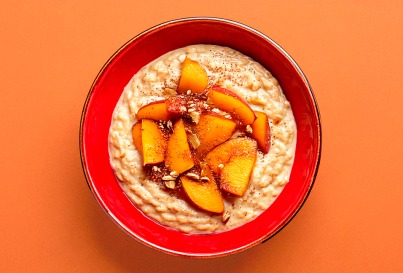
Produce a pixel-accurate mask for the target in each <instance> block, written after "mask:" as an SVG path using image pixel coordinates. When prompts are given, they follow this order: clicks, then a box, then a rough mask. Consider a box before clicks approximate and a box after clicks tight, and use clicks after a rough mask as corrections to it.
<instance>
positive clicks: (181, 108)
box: [179, 105, 187, 112]
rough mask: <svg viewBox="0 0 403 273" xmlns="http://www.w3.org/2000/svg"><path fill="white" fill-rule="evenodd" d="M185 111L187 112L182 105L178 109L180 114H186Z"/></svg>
mask: <svg viewBox="0 0 403 273" xmlns="http://www.w3.org/2000/svg"><path fill="white" fill-rule="evenodd" d="M186 110H187V109H186V107H185V106H183V105H182V106H181V107H179V111H181V112H186Z"/></svg>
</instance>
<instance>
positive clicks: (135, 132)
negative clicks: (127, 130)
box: [132, 120, 143, 155]
mask: <svg viewBox="0 0 403 273" xmlns="http://www.w3.org/2000/svg"><path fill="white" fill-rule="evenodd" d="M141 123H142V121H141V120H140V121H137V122H136V123H135V124H134V125H133V127H132V137H133V143H134V146H135V147H136V149H137V150H138V151H139V153H140V154H141V155H143V142H142V141H141V138H142V136H141V135H142V133H141Z"/></svg>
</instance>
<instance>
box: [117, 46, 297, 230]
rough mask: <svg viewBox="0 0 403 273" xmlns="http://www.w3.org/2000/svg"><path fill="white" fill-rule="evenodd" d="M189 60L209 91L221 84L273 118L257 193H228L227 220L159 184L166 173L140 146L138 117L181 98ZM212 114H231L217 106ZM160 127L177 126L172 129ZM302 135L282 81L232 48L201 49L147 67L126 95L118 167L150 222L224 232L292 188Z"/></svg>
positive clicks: (251, 189) (260, 158)
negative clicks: (149, 163) (147, 162)
mask: <svg viewBox="0 0 403 273" xmlns="http://www.w3.org/2000/svg"><path fill="white" fill-rule="evenodd" d="M185 58H189V59H191V60H194V61H197V62H198V63H199V64H200V65H201V66H202V67H203V68H204V69H205V70H206V72H207V76H208V86H209V87H211V86H215V85H218V86H220V87H223V88H226V89H229V90H231V91H233V92H234V93H236V94H237V95H238V96H240V97H242V98H243V99H244V100H245V101H246V102H247V103H248V104H249V106H250V107H251V108H252V109H253V110H255V111H260V112H263V113H265V114H266V115H267V116H268V119H269V126H270V135H271V138H270V150H269V151H268V153H264V152H262V151H261V150H260V149H259V150H258V151H257V155H256V161H255V164H254V167H253V170H252V172H251V175H250V182H249V186H248V188H247V189H246V192H245V193H244V194H243V195H242V196H235V195H233V194H228V193H223V194H222V196H223V203H224V211H223V213H212V212H208V211H205V210H202V209H200V208H198V207H197V206H195V204H193V203H192V202H191V201H190V200H189V198H187V196H186V195H184V194H181V193H179V194H178V193H174V192H173V191H172V190H171V189H170V187H169V186H167V183H162V182H156V181H155V179H151V178H150V175H149V172H150V171H158V168H159V167H157V166H155V167H152V168H151V167H150V168H149V169H148V170H147V169H145V168H144V166H143V159H142V154H141V153H140V152H139V150H138V149H136V147H135V145H134V143H133V136H132V127H133V125H134V124H135V123H136V122H137V121H138V120H137V118H136V114H137V113H138V110H139V109H140V108H141V107H143V106H144V105H147V104H149V103H152V102H155V101H160V100H163V99H167V98H168V97H170V96H173V95H174V94H175V93H176V92H175V90H177V88H178V82H179V79H180V77H181V65H182V63H183V61H184V60H185ZM211 111H212V112H224V113H220V114H223V115H224V116H227V115H226V114H228V113H225V111H223V110H222V109H217V108H214V107H212V109H211ZM194 121H195V120H193V122H194ZM197 121H198V120H196V122H197ZM159 126H161V127H164V126H165V127H167V126H168V127H169V126H172V124H169V122H164V123H161V124H160V125H159ZM238 127H239V126H238ZM238 127H237V128H238ZM250 130H251V127H250V126H249V125H248V126H246V127H245V131H246V133H245V132H239V128H238V129H237V130H235V131H234V134H233V135H232V136H231V139H233V138H237V137H239V136H245V134H248V133H251V132H250ZM296 133H297V132H296V125H295V121H294V117H293V114H292V111H291V107H290V104H289V102H288V101H287V99H286V97H285V96H284V94H283V93H282V91H281V87H280V86H279V84H278V82H277V80H276V79H275V78H274V77H273V76H272V75H271V74H270V73H269V72H268V71H267V70H265V69H264V68H263V67H262V66H261V65H260V64H258V63H257V62H255V61H253V60H252V59H250V58H249V57H247V56H245V55H242V54H241V53H239V52H237V51H235V50H232V49H230V48H226V47H220V46H214V45H193V46H188V47H185V48H181V49H177V50H174V51H172V52H169V53H167V54H165V55H163V56H161V57H160V58H158V59H157V60H155V61H153V62H151V63H150V64H148V65H146V66H145V67H143V68H142V69H141V70H140V71H139V72H138V73H137V74H136V75H134V76H133V78H132V79H131V80H130V82H129V83H128V84H127V86H126V87H125V88H124V91H123V93H122V96H121V98H120V100H119V102H118V104H117V106H116V108H115V110H114V113H113V116H112V123H111V127H110V132H109V153H110V162H111V166H112V168H113V170H114V171H115V174H116V176H117V178H118V179H119V181H120V184H121V186H122V188H123V190H124V191H125V192H126V194H127V196H128V197H129V198H130V199H131V200H132V202H133V203H134V204H135V205H136V206H137V207H138V208H139V209H141V210H142V211H143V212H144V213H145V214H146V215H148V216H149V217H151V218H153V219H155V220H156V221H158V222H160V223H161V224H163V225H166V226H168V227H171V228H174V229H178V230H180V231H182V232H186V233H212V232H221V231H225V230H229V229H232V228H235V227H238V226H240V225H243V224H245V223H247V222H249V221H251V220H253V219H254V218H256V217H257V216H259V215H260V214H261V213H262V212H263V211H264V210H266V209H267V208H268V207H269V206H270V205H271V204H272V203H273V201H274V200H275V199H276V197H277V196H278V195H279V194H280V193H281V191H282V190H283V188H284V186H285V185H286V184H287V182H288V181H289V177H290V172H291V168H292V164H293V161H294V154H295V145H296ZM220 165H222V164H220ZM219 167H222V166H219ZM164 182H166V181H164Z"/></svg>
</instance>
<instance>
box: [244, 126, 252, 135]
mask: <svg viewBox="0 0 403 273" xmlns="http://www.w3.org/2000/svg"><path fill="white" fill-rule="evenodd" d="M245 130H246V132H247V133H249V134H252V132H253V130H252V127H251V126H250V125H249V124H248V125H246V129H245Z"/></svg>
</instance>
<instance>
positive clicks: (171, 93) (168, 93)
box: [164, 88, 176, 95]
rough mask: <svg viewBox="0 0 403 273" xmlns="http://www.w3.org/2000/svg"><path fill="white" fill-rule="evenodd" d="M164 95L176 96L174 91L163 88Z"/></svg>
mask: <svg viewBox="0 0 403 273" xmlns="http://www.w3.org/2000/svg"><path fill="white" fill-rule="evenodd" d="M164 93H165V94H166V95H176V90H174V89H171V88H165V89H164Z"/></svg>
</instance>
